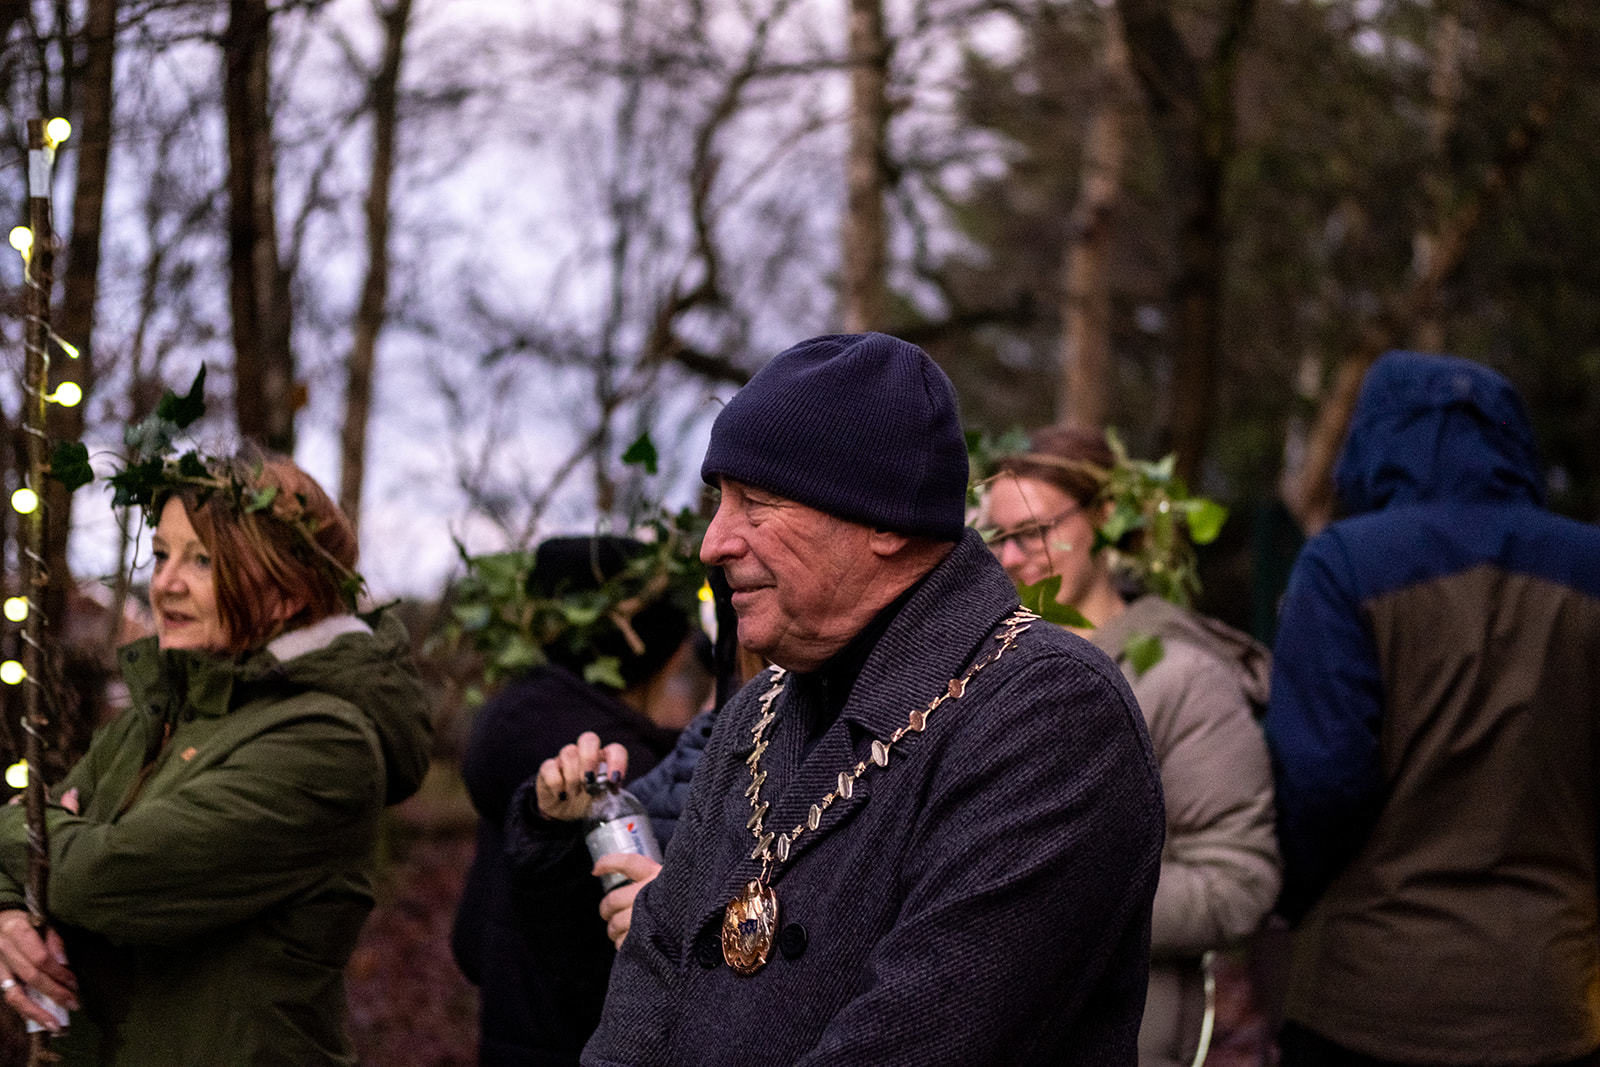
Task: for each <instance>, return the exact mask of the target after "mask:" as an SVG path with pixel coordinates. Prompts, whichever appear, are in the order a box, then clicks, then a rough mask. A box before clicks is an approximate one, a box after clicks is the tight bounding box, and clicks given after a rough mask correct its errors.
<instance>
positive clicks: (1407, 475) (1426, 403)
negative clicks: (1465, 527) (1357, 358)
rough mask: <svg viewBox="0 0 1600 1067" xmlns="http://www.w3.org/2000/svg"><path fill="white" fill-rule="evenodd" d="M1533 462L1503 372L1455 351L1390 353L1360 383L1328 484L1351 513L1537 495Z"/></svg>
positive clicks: (1531, 499)
mask: <svg viewBox="0 0 1600 1067" xmlns="http://www.w3.org/2000/svg"><path fill="white" fill-rule="evenodd" d="M1541 470H1542V465H1541V463H1540V462H1539V453H1538V449H1537V447H1536V446H1535V444H1534V437H1533V428H1532V427H1531V426H1530V424H1529V423H1528V417H1527V414H1526V413H1525V412H1524V411H1523V407H1522V400H1521V398H1520V397H1519V396H1518V395H1517V392H1516V390H1515V389H1514V388H1513V387H1512V385H1511V383H1510V382H1508V381H1507V380H1506V379H1505V378H1503V377H1501V376H1500V375H1499V374H1497V373H1495V372H1494V371H1492V370H1490V369H1489V368H1487V367H1484V366H1482V365H1480V364H1477V363H1473V362H1472V361H1470V360H1466V359H1460V358H1457V357H1454V356H1433V355H1423V354H1421V353H1417V352H1390V353H1388V354H1386V355H1384V356H1383V357H1382V358H1381V359H1379V360H1378V361H1377V362H1376V363H1374V364H1373V365H1372V369H1371V370H1369V371H1368V372H1367V377H1366V380H1365V381H1364V382H1363V384H1362V386H1361V395H1360V398H1359V399H1358V400H1357V401H1356V409H1355V413H1354V415H1353V416H1352V417H1351V420H1350V431H1349V434H1348V435H1347V437H1346V438H1345V444H1344V451H1343V452H1342V453H1341V454H1340V457H1339V463H1338V466H1337V467H1336V468H1335V470H1334V484H1335V486H1336V487H1337V489H1338V493H1339V500H1340V502H1341V503H1342V504H1343V505H1344V507H1345V509H1346V511H1347V512H1348V513H1349V514H1353V515H1354V514H1361V513H1363V512H1368V511H1376V510H1378V509H1379V508H1384V507H1388V506H1390V505H1395V504H1417V503H1423V502H1426V501H1431V500H1445V499H1447V500H1452V501H1462V502H1466V501H1471V502H1478V503H1528V504H1542V503H1543V501H1544V489H1543V484H1542V480H1541V474H1540V472H1541Z"/></svg>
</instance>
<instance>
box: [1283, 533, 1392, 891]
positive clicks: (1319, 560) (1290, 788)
mask: <svg viewBox="0 0 1600 1067" xmlns="http://www.w3.org/2000/svg"><path fill="white" fill-rule="evenodd" d="M1353 573H1354V570H1353V568H1352V567H1351V566H1350V562H1349V559H1348V554H1347V547H1346V545H1345V544H1344V543H1343V541H1342V540H1341V539H1340V538H1339V536H1338V535H1337V534H1334V533H1324V534H1323V535H1321V536H1319V537H1316V538H1313V539H1312V540H1311V541H1310V542H1308V543H1307V545H1306V547H1305V549H1304V550H1303V551H1302V552H1301V555H1300V558H1299V559H1298V560H1297V561H1296V562H1295V567H1294V571H1293V573H1292V574H1291V576H1290V579H1289V588H1288V591H1287V592H1286V593H1285V595H1284V601H1283V607H1282V611H1281V615H1280V619H1279V623H1278V636H1277V642H1276V645H1275V646H1274V648H1273V656H1272V660H1273V668H1272V697H1271V702H1270V705H1269V707H1268V710H1267V717H1266V722H1265V727H1266V733H1267V746H1268V748H1269V750H1270V751H1271V753H1272V765H1273V776H1274V778H1275V784H1276V789H1277V805H1278V844H1279V848H1280V849H1281V851H1282V853H1283V861H1284V889H1283V896H1282V899H1281V900H1280V902H1279V911H1280V912H1281V913H1282V914H1283V915H1285V916H1286V917H1288V918H1289V919H1291V920H1295V919H1298V918H1299V917H1300V916H1301V915H1303V914H1304V913H1305V911H1306V910H1307V909H1308V908H1309V907H1310V906H1311V905H1312V904H1313V903H1315V901H1316V899H1317V897H1318V896H1319V895H1321V893H1322V891H1323V890H1324V889H1326V888H1327V886H1328V883H1329V882H1331V881H1332V880H1333V878H1334V877H1335V876H1336V875H1337V874H1338V873H1339V871H1340V870H1341V869H1343V867H1344V866H1345V865H1346V864H1347V863H1349V861H1350V860H1351V859H1352V858H1353V857H1354V856H1355V854H1356V853H1357V852H1358V851H1359V850H1360V848H1361V845H1362V843H1363V842H1364V841H1365V840H1366V837H1367V835H1368V833H1369V832H1370V831H1371V829H1372V825H1373V823H1374V821H1375V820H1376V819H1377V815H1378V811H1379V809H1380V808H1381V807H1382V805H1383V778H1382V768H1381V765H1380V762H1379V756H1378V731H1379V724H1380V722H1381V719H1382V713H1383V689H1382V683H1381V680H1380V676H1379V669H1378V658H1377V650H1376V648H1375V646H1374V643H1373V639H1372V635H1371V633H1370V632H1369V630H1368V629H1367V627H1366V625H1365V624H1364V622H1363V614H1362V610H1361V604H1360V592H1359V590H1358V589H1357V588H1356V587H1355V580H1354V578H1353V577H1352V575H1353Z"/></svg>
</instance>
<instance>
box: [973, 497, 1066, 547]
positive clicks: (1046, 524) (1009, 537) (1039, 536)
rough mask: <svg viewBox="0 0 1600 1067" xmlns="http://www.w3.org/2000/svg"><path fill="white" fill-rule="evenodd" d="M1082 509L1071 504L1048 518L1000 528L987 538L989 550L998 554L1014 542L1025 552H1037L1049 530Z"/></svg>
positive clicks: (1042, 545)
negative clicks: (1005, 528) (1009, 527)
mask: <svg viewBox="0 0 1600 1067" xmlns="http://www.w3.org/2000/svg"><path fill="white" fill-rule="evenodd" d="M1082 510H1083V505H1081V504H1072V505H1070V506H1069V507H1067V508H1066V509H1065V510H1064V511H1061V512H1058V513H1057V514H1056V515H1054V516H1052V517H1050V518H1048V519H1044V520H1041V521H1035V522H1025V523H1022V524H1020V525H1017V526H1013V527H1012V528H1011V529H1009V530H1002V531H1000V532H998V533H996V534H995V535H994V536H993V537H991V538H989V550H990V551H992V552H993V553H994V554H995V555H997V556H998V555H999V554H1000V553H1001V551H1003V550H1004V549H1005V547H1006V545H1008V544H1014V545H1016V546H1017V547H1018V548H1020V549H1021V550H1022V551H1023V552H1025V553H1028V554H1032V553H1034V552H1037V551H1039V550H1040V549H1041V548H1043V547H1044V542H1045V538H1046V537H1048V536H1049V535H1050V531H1051V530H1054V529H1055V528H1056V527H1057V526H1058V525H1060V524H1061V523H1063V522H1065V521H1067V520H1068V519H1070V518H1072V516H1074V515H1076V514H1077V513H1078V512H1080V511H1082Z"/></svg>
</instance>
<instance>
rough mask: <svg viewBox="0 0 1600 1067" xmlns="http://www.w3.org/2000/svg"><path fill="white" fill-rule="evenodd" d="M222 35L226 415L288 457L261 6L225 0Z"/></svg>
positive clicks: (289, 410)
mask: <svg viewBox="0 0 1600 1067" xmlns="http://www.w3.org/2000/svg"><path fill="white" fill-rule="evenodd" d="M228 12H229V20H228V29H227V32H226V33H225V34H224V36H223V65H224V68H225V70H224V79H223V107H224V109H225V110H226V112H227V117H228V196H229V220H228V221H229V226H228V228H229V242H228V244H229V248H228V260H229V263H228V266H229V272H230V278H229V295H230V301H231V305H232V309H233V350H234V410H235V412H236V413H237V417H238V422H239V432H240V433H241V434H242V435H244V436H245V437H248V438H251V439H254V440H256V441H258V442H260V443H261V444H264V445H266V446H267V447H268V448H270V449H273V450H274V451H278V452H284V453H289V452H292V451H293V450H294V413H295V408H296V406H297V404H296V396H295V388H294V352H293V349H292V348H291V346H290V322H291V315H290V307H289V278H288V273H287V271H285V270H284V268H283V267H282V265H281V262H280V259H279V255H278V238H277V232H278V227H277V214H276V209H275V205H274V200H273V184H274V183H273V144H272V118H271V107H270V102H269V99H268V92H269V79H268V72H269V63H268V60H269V58H270V55H271V51H272V23H271V14H270V12H269V10H268V8H267V3H266V0H229V4H228Z"/></svg>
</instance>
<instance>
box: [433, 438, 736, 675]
mask: <svg viewBox="0 0 1600 1067" xmlns="http://www.w3.org/2000/svg"><path fill="white" fill-rule="evenodd" d="M622 461H623V463H624V464H627V465H630V466H637V467H640V468H641V469H642V470H643V472H644V473H645V474H647V475H653V474H655V473H656V472H657V462H658V453H657V451H656V447H655V444H654V443H653V442H652V441H651V440H650V437H649V435H648V434H645V435H643V436H641V437H640V438H639V439H638V440H636V441H634V442H633V443H632V444H631V445H630V446H629V447H628V449H627V451H626V452H624V453H623V456H622ZM705 527H706V520H705V519H704V518H703V517H702V516H700V515H698V514H697V513H696V512H694V511H693V510H691V509H688V508H685V509H683V510H680V511H678V512H671V511H669V510H668V509H667V508H666V507H665V506H664V505H663V504H661V503H660V502H658V501H655V500H651V499H648V498H646V499H643V500H641V502H640V503H639V505H638V506H637V508H636V509H635V512H634V514H633V516H632V519H631V521H630V522H629V523H628V524H627V528H628V529H629V530H630V531H631V532H632V534H633V536H634V538H635V539H637V540H639V541H641V542H643V543H644V545H645V550H644V551H642V552H640V553H639V554H638V555H635V556H632V557H630V558H629V559H627V560H626V562H625V563H624V564H623V565H622V567H621V569H620V570H618V571H617V572H616V573H614V574H612V575H611V576H610V577H608V578H605V579H604V580H603V581H600V582H599V584H598V586H597V587H592V588H565V587H563V588H557V589H556V590H555V591H554V593H553V594H541V593H539V592H537V591H536V589H537V587H538V585H539V583H537V582H534V581H533V580H532V578H533V570H534V562H535V557H536V555H537V553H536V552H535V551H534V549H532V548H517V549H512V550H509V551H504V552H490V553H483V554H479V555H471V554H469V553H468V552H467V551H466V549H465V547H464V546H462V545H461V544H460V543H459V542H457V545H456V549H457V552H458V553H459V554H460V556H461V560H462V563H463V565H464V567H465V574H464V576H463V577H462V579H461V580H460V582H459V583H458V584H457V586H456V588H455V590H454V592H453V594H452V597H451V625H450V635H449V636H450V638H451V639H452V641H453V643H454V644H456V645H457V647H461V646H467V647H470V648H471V649H472V650H474V651H475V652H477V653H479V654H480V655H481V656H482V657H483V663H482V685H481V686H477V685H474V686H472V687H470V688H469V689H468V691H467V700H468V702H469V703H472V704H478V703H481V702H482V701H483V699H484V697H485V690H486V689H492V688H493V687H495V686H497V685H499V684H501V683H503V682H505V681H508V680H509V679H511V678H515V677H517V676H519V675H521V674H525V673H526V672H527V671H529V670H531V669H533V668H534V667H538V666H540V665H542V664H544V663H546V662H548V657H547V656H546V654H545V651H544V650H545V649H546V648H552V647H555V646H557V645H560V646H562V647H563V648H565V649H567V650H570V651H571V652H573V653H575V654H576V657H577V659H578V660H580V661H582V662H583V664H584V666H583V678H584V681H586V682H589V683H590V684H594V685H602V686H608V687H610V688H613V689H619V690H620V689H623V688H626V684H625V682H624V680H623V677H622V673H621V666H622V665H621V662H620V660H619V659H618V658H617V657H616V656H614V655H607V654H605V653H604V652H603V651H602V649H603V648H604V647H606V646H607V645H612V644H614V643H615V637H616V635H618V634H620V635H621V637H622V638H623V640H624V641H625V642H626V643H627V645H628V647H629V648H630V649H632V650H633V652H634V653H635V654H637V653H639V652H642V651H643V648H644V645H643V642H642V641H641V640H640V638H639V636H638V634H637V633H635V632H634V629H633V619H634V617H635V616H637V615H638V613H639V612H640V611H643V610H644V609H645V608H647V607H649V606H650V605H652V604H655V603H659V602H661V601H666V602H667V603H670V604H673V605H675V606H676V607H678V608H679V610H681V611H682V612H683V613H684V614H686V615H688V616H689V617H690V618H694V617H695V616H696V615H697V613H698V610H699V604H700V599H701V597H702V595H703V592H702V591H703V589H704V586H705V583H706V577H705V568H704V567H703V566H702V565H701V563H700V561H699V553H700V540H701V538H702V537H703V536H704V534H705Z"/></svg>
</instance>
